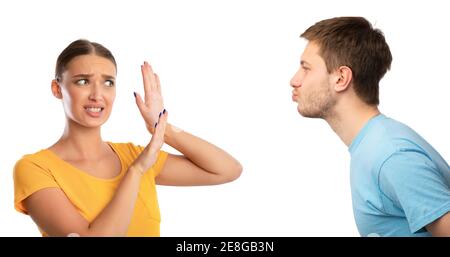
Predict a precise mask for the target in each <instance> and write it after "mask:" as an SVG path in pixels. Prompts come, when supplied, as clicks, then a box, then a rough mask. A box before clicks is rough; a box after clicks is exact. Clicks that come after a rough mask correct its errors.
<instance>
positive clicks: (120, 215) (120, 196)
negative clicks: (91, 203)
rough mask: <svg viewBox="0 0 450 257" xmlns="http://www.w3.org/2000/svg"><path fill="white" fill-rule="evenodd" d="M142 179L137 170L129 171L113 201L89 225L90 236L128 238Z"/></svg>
mask: <svg viewBox="0 0 450 257" xmlns="http://www.w3.org/2000/svg"><path fill="white" fill-rule="evenodd" d="M141 177H142V175H141V172H140V171H139V170H137V169H136V168H133V167H131V168H130V169H128V171H127V173H126V174H125V176H124V177H123V179H122V181H121V182H120V184H119V186H118V188H117V190H116V193H115V194H114V196H113V198H112V199H111V201H110V202H109V203H108V205H107V206H106V207H105V208H104V209H103V211H102V212H101V213H100V214H99V215H98V216H97V217H96V218H95V220H94V221H93V222H91V224H90V225H89V229H88V235H89V236H126V233H127V231H128V226H129V225H130V222H131V217H132V215H133V211H134V206H135V203H136V199H137V195H138V192H139V186H140V181H141Z"/></svg>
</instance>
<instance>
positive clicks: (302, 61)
mask: <svg viewBox="0 0 450 257" xmlns="http://www.w3.org/2000/svg"><path fill="white" fill-rule="evenodd" d="M300 64H301V65H302V66H303V65H305V64H306V65H310V64H309V62H307V61H304V60H301V61H300Z"/></svg>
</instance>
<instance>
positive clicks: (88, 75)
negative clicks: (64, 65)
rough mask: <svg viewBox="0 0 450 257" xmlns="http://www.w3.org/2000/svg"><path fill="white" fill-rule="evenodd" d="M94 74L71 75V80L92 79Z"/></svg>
mask: <svg viewBox="0 0 450 257" xmlns="http://www.w3.org/2000/svg"><path fill="white" fill-rule="evenodd" d="M93 75H94V74H83V73H81V74H77V75H73V76H72V78H78V77H84V78H85V77H92V76H93Z"/></svg>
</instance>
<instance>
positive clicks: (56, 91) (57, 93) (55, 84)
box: [51, 79, 62, 99]
mask: <svg viewBox="0 0 450 257" xmlns="http://www.w3.org/2000/svg"><path fill="white" fill-rule="evenodd" d="M51 87H52V93H53V95H54V96H55V97H56V98H58V99H62V93H61V86H60V85H59V83H58V81H57V80H56V79H54V80H52V86H51Z"/></svg>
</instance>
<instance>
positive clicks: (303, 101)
mask: <svg viewBox="0 0 450 257" xmlns="http://www.w3.org/2000/svg"><path fill="white" fill-rule="evenodd" d="M319 50H320V49H319V46H318V45H317V44H316V43H314V42H309V43H308V45H307V46H306V47H305V50H304V51H303V54H302V57H301V61H300V69H299V70H298V71H297V72H296V73H295V75H294V77H293V78H292V79H291V82H290V84H291V86H292V88H293V90H292V100H293V101H294V102H297V103H298V106H297V110H298V112H299V113H300V114H301V115H302V116H304V117H308V118H326V117H327V116H328V115H329V114H330V113H331V111H332V108H333V107H334V105H335V104H336V95H335V92H334V90H333V83H332V78H333V76H332V75H331V74H329V73H328V71H327V67H326V65H325V61H324V60H323V59H322V57H320V55H319Z"/></svg>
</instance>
